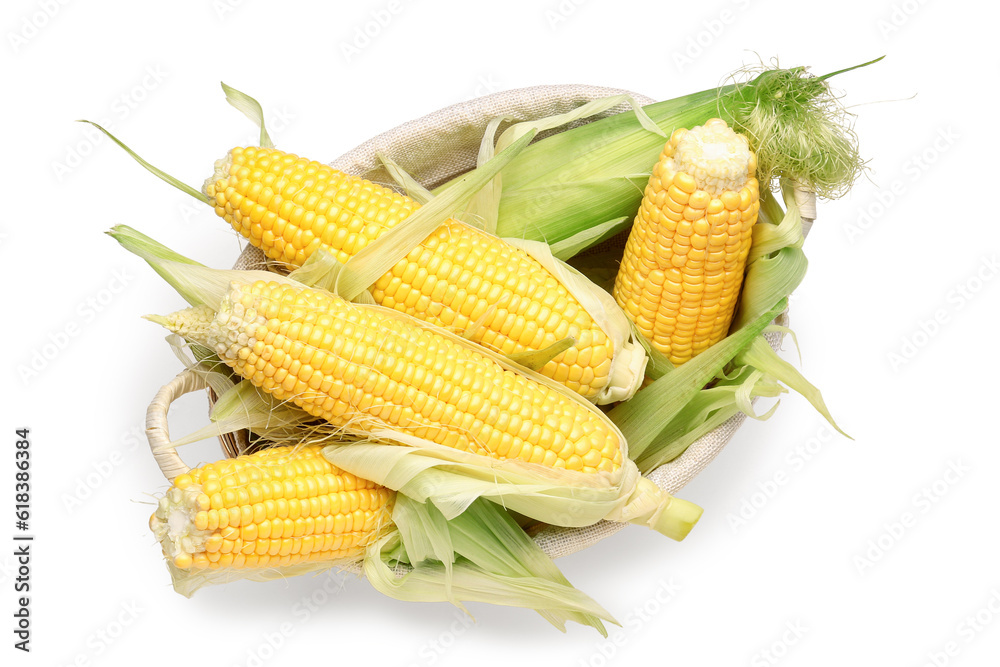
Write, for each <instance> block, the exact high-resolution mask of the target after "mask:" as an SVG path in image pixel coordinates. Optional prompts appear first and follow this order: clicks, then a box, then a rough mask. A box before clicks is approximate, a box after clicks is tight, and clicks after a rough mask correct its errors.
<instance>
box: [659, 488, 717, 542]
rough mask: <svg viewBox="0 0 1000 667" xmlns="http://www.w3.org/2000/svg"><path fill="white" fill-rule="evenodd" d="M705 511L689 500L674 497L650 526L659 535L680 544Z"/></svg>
mask: <svg viewBox="0 0 1000 667" xmlns="http://www.w3.org/2000/svg"><path fill="white" fill-rule="evenodd" d="M703 511H704V510H703V509H702V508H701V507H699V506H698V505H695V504H694V503H692V502H691V501H689V500H684V499H683V498H677V497H673V498H671V499H670V502H669V504H667V505H666V506H665V507H664V509H663V511H662V512H660V513H659V514H658V515H657V516H656V518H655V520H654V521H653V522H651V523H650V524H649V525H650V527H651V528H652V529H653V530H655V531H657V532H658V533H662V534H663V535H666V536H667V537H669V538H671V539H674V540H677V541H678V542H679V541H681V540H683V539H684V538H685V537H687V536H688V533H690V532H691V529H692V528H694V525H695V524H696V523H698V519H700V518H701V514H702V512H703Z"/></svg>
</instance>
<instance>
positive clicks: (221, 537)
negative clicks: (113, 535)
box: [149, 446, 395, 570]
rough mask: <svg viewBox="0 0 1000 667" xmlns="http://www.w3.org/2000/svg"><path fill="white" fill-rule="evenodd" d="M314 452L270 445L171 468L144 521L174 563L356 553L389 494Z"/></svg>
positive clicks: (288, 560) (261, 563)
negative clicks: (176, 470) (168, 482)
mask: <svg viewBox="0 0 1000 667" xmlns="http://www.w3.org/2000/svg"><path fill="white" fill-rule="evenodd" d="M321 452H322V447H321V446H303V447H298V448H296V447H275V448H272V449H265V450H262V451H260V452H257V453H256V454H251V455H244V456H240V457H237V458H235V459H229V460H223V461H219V462H217V463H214V464H211V463H210V464H207V465H205V466H202V467H200V468H195V469H193V470H191V471H189V472H188V473H185V474H182V475H179V476H178V477H177V478H176V479H174V483H173V485H172V486H171V488H170V489H169V490H168V491H167V492H166V493H165V494H164V495H163V497H161V498H160V500H159V502H158V505H157V508H156V511H155V512H154V513H153V515H152V516H151V517H150V520H149V527H150V529H151V530H152V531H153V534H154V535H155V536H156V539H157V541H158V542H159V543H160V545H161V547H162V549H163V555H164V557H166V558H167V559H168V560H169V562H170V563H171V565H173V566H174V567H175V568H177V569H179V570H208V569H220V568H233V569H248V570H251V569H262V568H269V569H273V568H276V567H283V566H292V565H299V564H305V563H324V562H329V563H330V564H331V565H333V564H336V563H343V562H349V561H356V560H360V559H361V558H362V556H363V555H364V550H365V547H366V546H367V545H368V544H370V543H371V542H372V541H373V540H374V539H375V538H376V537H377V536H378V535H379V534H380V529H382V528H383V527H385V526H387V525H389V524H390V519H389V517H390V514H391V508H392V503H393V500H394V497H395V494H394V493H393V492H392V491H390V490H388V489H386V488H384V487H381V486H378V485H376V484H374V483H373V482H369V481H367V480H363V479H358V478H357V477H355V476H354V475H351V474H349V473H346V472H343V471H341V470H340V469H338V468H336V467H335V466H333V465H332V464H331V463H329V462H328V461H327V460H326V459H325V458H323V456H322V453H321Z"/></svg>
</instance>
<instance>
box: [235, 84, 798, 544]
mask: <svg viewBox="0 0 1000 667" xmlns="http://www.w3.org/2000/svg"><path fill="white" fill-rule="evenodd" d="M621 93H628V94H629V95H631V96H632V97H633V98H634V99H635V100H636V101H637V102H639V103H640V104H642V105H645V104H649V103H651V102H653V101H654V100H652V99H650V98H648V97H646V96H644V95H639V94H636V93H631V92H629V91H624V90H618V89H614V88H602V87H597V86H583V85H557V86H534V87H531V88H521V89H517V90H510V91H504V92H501V93H495V94H493V95H487V96H485V97H480V98H477V99H474V100H470V101H468V102H462V103H459V104H455V105H452V106H450V107H446V108H444V109H441V110H440V111H436V112H434V113H431V114H429V115H427V116H424V117H423V118H418V119H417V120H413V121H410V122H408V123H404V124H403V125H400V126H398V127H396V128H394V129H392V130H389V131H388V132H384V133H383V134H380V135H378V136H376V137H373V138H372V139H369V140H368V141H366V142H364V143H363V144H361V145H359V146H357V147H356V148H354V149H352V150H351V151H348V152H347V153H345V154H344V155H342V156H340V157H339V158H337V159H336V160H334V161H333V162H331V163H330V164H331V166H333V167H335V168H336V169H340V170H341V171H344V172H346V173H350V174H356V175H360V176H364V177H365V178H367V179H369V180H371V181H374V182H376V183H381V184H384V185H392V180H391V178H390V176H389V174H388V173H387V172H386V171H385V169H384V168H383V167H382V165H381V163H380V162H379V160H378V157H377V154H378V153H382V154H385V155H388V156H390V157H391V158H392V159H393V160H395V161H396V162H397V163H399V165H400V166H402V167H403V168H404V169H405V170H406V171H407V172H409V173H410V174H411V175H413V176H414V178H416V179H417V180H418V181H419V182H420V183H422V184H423V185H424V186H425V187H428V188H433V187H435V186H437V185H439V184H441V183H443V182H445V181H448V180H449V179H451V178H454V177H455V176H458V175H460V174H462V173H464V172H466V171H468V170H469V169H471V168H473V167H474V166H475V162H476V155H477V153H478V151H479V143H480V140H481V139H482V136H483V132H484V131H485V129H486V125H487V123H488V122H489V121H490V120H491V119H493V118H496V117H498V116H506V117H510V118H512V119H514V120H518V121H520V120H531V119H536V118H542V117H545V116H551V115H553V114H558V113H564V112H566V111H569V110H571V109H573V108H576V107H578V106H580V105H581V104H585V103H587V102H590V101H592V100H595V99H598V98H601V97H607V96H609V95H617V94H621ZM628 108H629V107H628V106H627V105H621V106H618V107H616V108H614V109H611V110H609V111H608V112H606V113H605V114H602V116H603V115H611V114H614V113H621V112H623V111H627V110H628ZM599 117H601V116H595V117H593V118H591V119H590V121H592V120H596V119H597V118H599ZM582 122H587V121H582ZM507 124H508V123H506V122H505V123H504V124H503V125H501V131H502V129H503V128H505V127H506V126H507ZM577 124H579V123H577ZM563 129H565V128H563ZM800 203H801V204H802V205H803V207H804V208H803V217H804V218H805V217H808V218H809V220H808V222H811V219H812V218H813V217H815V213H814V209H813V207H812V198H811V195H810V194H809V193H801V197H800ZM265 265H266V261H265V258H264V255H263V254H262V253H261V252H260V251H259V250H257V249H256V248H254V247H253V246H247V248H246V250H245V251H244V252H243V254H242V255H241V256H240V257H239V259H238V260H237V262H236V265H235V267H234V268H237V269H249V268H263V267H264V266H265ZM782 322H784V316H783V317H782ZM768 341H769V342H770V344H771V346H772V347H774V348H775V349H777V347H778V346H779V345H780V343H781V335H780V334H769V335H768ZM744 419H746V417H745V416H744V415H742V414H738V415H736V416H734V417H733V418H731V419H729V420H728V421H726V422H725V423H723V424H722V425H721V426H719V427H718V428H716V429H715V430H713V431H711V432H710V433H708V434H706V435H705V436H704V437H702V438H700V439H699V440H697V441H696V442H695V443H693V444H692V445H691V446H690V447H688V449H687V450H686V451H685V452H684V453H683V454H682V455H681V456H679V457H678V458H676V459H674V460H673V461H671V462H669V463H667V464H665V465H662V466H660V467H659V468H657V469H656V470H654V471H653V472H652V473H650V474H649V478H650V479H651V480H652V481H653V482H654V483H656V485H657V486H659V487H660V488H661V489H663V490H665V491H667V492H670V493H676V492H678V491H680V489H681V488H683V487H684V485H685V484H687V483H688V482H690V481H691V480H692V479H693V478H694V477H695V476H696V475H697V474H698V473H700V472H701V471H702V470H704V469H705V466H707V465H708V464H709V463H710V462H711V461H712V459H714V458H715V457H716V456H717V455H718V454H719V452H720V451H722V448H723V447H724V446H725V445H726V443H728V442H729V440H730V439H731V438H732V437H733V434H734V433H736V430H737V429H738V428H739V427H740V425H741V424H742V423H743V421H744ZM228 449H229V448H228V447H227V450H228ZM691 500H694V501H695V502H697V498H693V499H691ZM624 527H625V524H620V523H612V522H610V521H602V522H600V523H597V524H595V525H593V526H588V527H586V528H561V527H554V526H548V527H544V528H542V529H541V530H539V531H537V532H535V533H534V535H533V537H534V539H535V541H536V542H537V543H538V544H539V546H541V548H542V549H543V550H544V551H545V553H547V554H548V555H550V556H552V557H553V558H558V557H560V556H566V555H569V554H572V553H575V552H577V551H580V550H582V549H585V548H587V547H589V546H590V545H592V544H595V543H596V542H598V541H600V540H603V539H604V538H606V537H609V536H610V535H612V534H614V533H616V532H618V531H619V530H621V529H622V528H624Z"/></svg>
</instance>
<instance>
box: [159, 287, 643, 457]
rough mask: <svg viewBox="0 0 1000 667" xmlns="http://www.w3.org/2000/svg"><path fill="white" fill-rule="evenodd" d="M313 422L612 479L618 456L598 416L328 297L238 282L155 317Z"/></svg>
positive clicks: (454, 346)
mask: <svg viewBox="0 0 1000 667" xmlns="http://www.w3.org/2000/svg"><path fill="white" fill-rule="evenodd" d="M150 319H153V320H154V321H157V322H160V323H161V324H163V325H164V326H167V327H168V328H169V329H171V330H172V331H174V332H176V333H179V334H180V335H181V336H183V337H185V338H187V339H188V340H191V341H192V342H197V343H200V344H202V345H205V346H206V347H209V348H210V349H212V350H214V351H215V352H216V353H217V354H218V355H219V357H220V359H222V361H224V362H225V363H226V364H227V365H229V366H230V367H232V368H233V369H234V370H235V371H236V373H237V374H239V375H240V376H242V377H244V378H246V379H248V380H250V381H251V382H252V383H253V384H254V385H256V386H258V387H260V388H262V389H263V390H264V391H265V392H267V393H269V394H271V395H273V396H274V397H275V398H277V399H279V400H287V401H290V402H292V403H293V404H295V405H296V406H298V407H300V408H302V409H303V410H305V411H306V412H308V413H309V414H311V415H313V416H316V417H321V418H323V419H325V420H327V421H329V422H330V423H332V424H334V425H336V426H341V427H343V428H344V429H346V430H347V431H348V432H352V433H354V434H359V435H369V434H372V433H375V432H379V431H385V430H386V429H389V430H392V431H396V432H402V433H406V434H408V435H411V436H414V437H417V438H422V439H426V440H430V441H431V442H434V443H437V444H440V445H445V446H447V447H452V448H455V449H459V450H463V451H467V452H472V453H476V454H484V455H486V456H489V457H492V458H496V459H518V460H521V461H525V462H530V463H539V464H542V465H543V466H546V467H550V468H565V469H568V470H575V471H581V472H584V473H596V472H598V471H602V472H608V473H612V472H615V471H617V470H618V469H619V468H620V467H621V465H622V445H623V443H622V442H620V438H619V436H618V435H617V432H616V431H615V430H614V427H613V426H612V425H611V424H610V422H608V421H607V420H606V419H605V418H604V417H603V415H602V414H601V413H600V412H599V411H597V410H593V409H589V408H588V407H587V406H586V405H585V404H581V403H580V402H578V401H576V400H573V399H572V397H571V396H567V395H565V394H563V393H562V392H560V391H557V390H556V389H553V388H551V387H549V386H546V385H543V384H541V383H538V382H536V381H534V380H532V379H530V378H528V377H525V376H523V375H521V374H519V373H515V372H513V371H510V370H506V369H504V368H503V367H501V366H500V365H499V364H498V363H497V362H495V361H494V360H493V359H491V358H489V357H487V356H485V355H483V354H481V353H480V352H478V351H476V349H475V348H474V347H469V346H465V345H462V344H460V343H458V342H457V341H455V340H453V339H451V338H449V337H447V336H444V335H442V334H441V333H439V332H438V331H435V330H434V329H433V328H431V327H427V326H421V325H420V323H419V322H416V321H414V320H411V319H410V318H408V317H405V316H402V315H399V314H397V313H394V312H392V311H388V310H386V309H383V308H378V307H370V306H369V307H365V306H359V305H356V304H352V303H350V302H348V301H345V300H343V299H341V298H339V297H336V296H334V295H332V294H330V293H329V292H325V291H323V290H315V289H309V288H304V287H302V286H299V285H295V284H291V283H282V282H274V281H272V282H265V281H262V280H258V281H256V282H254V283H252V284H246V283H240V282H236V281H234V282H233V283H231V286H230V289H229V292H228V295H227V296H226V297H225V298H224V299H223V300H222V303H221V305H220V306H219V308H218V309H217V311H216V310H213V309H212V308H209V307H207V306H198V307H195V308H189V309H187V310H183V311H179V312H178V313H174V314H173V315H170V316H167V317H165V318H160V317H151V318H150Z"/></svg>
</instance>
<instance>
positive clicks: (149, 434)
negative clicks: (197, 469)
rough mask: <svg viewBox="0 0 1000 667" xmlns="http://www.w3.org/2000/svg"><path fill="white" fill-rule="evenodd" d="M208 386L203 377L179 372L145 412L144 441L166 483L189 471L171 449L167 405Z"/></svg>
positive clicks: (188, 372) (157, 393) (164, 386)
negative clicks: (146, 441) (147, 443)
mask: <svg viewBox="0 0 1000 667" xmlns="http://www.w3.org/2000/svg"><path fill="white" fill-rule="evenodd" d="M207 386H208V384H207V383H206V382H205V378H204V377H203V376H201V375H199V374H198V373H194V372H192V371H190V370H186V371H182V372H181V373H179V374H178V375H177V377H175V378H174V379H173V380H171V381H170V382H168V383H167V384H165V385H163V386H162V387H161V388H160V390H159V391H158V392H156V396H154V397H153V401H152V402H151V403H150V404H149V407H148V408H147V409H146V440H148V441H149V448H150V449H151V450H152V452H153V458H154V459H156V465H158V466H160V472H162V473H163V476H164V477H166V478H167V481H169V482H173V481H174V478H175V477H177V476H178V475H183V474H184V473H186V472H187V471H188V470H190V469H191V468H190V467H188V465H187V464H186V463H184V461H182V460H181V457H180V456H178V454H177V451H176V450H175V449H174V448H173V447H171V446H170V431H169V430H168V427H167V412H168V411H169V410H170V404H171V403H173V402H174V401H175V400H177V399H178V398H180V397H181V396H183V395H184V394H189V393H191V392H192V391H200V390H202V389H205V388H206V387H207Z"/></svg>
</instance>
